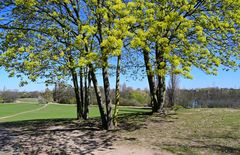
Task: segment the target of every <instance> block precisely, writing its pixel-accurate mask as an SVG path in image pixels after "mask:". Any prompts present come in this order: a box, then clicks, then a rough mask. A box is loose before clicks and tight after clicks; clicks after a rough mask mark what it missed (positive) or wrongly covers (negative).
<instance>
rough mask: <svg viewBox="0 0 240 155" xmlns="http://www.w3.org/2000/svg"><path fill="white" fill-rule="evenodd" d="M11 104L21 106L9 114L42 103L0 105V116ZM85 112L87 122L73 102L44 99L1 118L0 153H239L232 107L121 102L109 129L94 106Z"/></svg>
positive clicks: (238, 126)
mask: <svg viewBox="0 0 240 155" xmlns="http://www.w3.org/2000/svg"><path fill="white" fill-rule="evenodd" d="M14 105H15V106H22V107H21V108H22V109H21V108H20V107H18V108H17V110H15V113H19V112H23V111H25V110H26V111H28V110H30V109H31V108H29V109H28V108H23V107H28V106H29V107H30V106H33V107H32V109H37V108H39V107H41V106H43V105H37V104H21V105H20V104H19V105H17V104H11V105H0V114H1V116H0V117H4V116H8V115H13V114H15V113H14V112H13V111H14V110H13V109H11V108H9V107H14ZM5 106H9V107H8V108H7V107H5ZM6 110H7V111H9V113H7V112H6ZM90 111H91V112H90V117H91V118H90V119H89V121H86V122H84V121H77V120H75V119H74V118H75V106H65V105H56V104H50V105H48V106H47V107H46V108H44V109H42V110H38V111H34V112H30V113H25V114H22V115H18V116H17V117H11V118H7V119H3V120H4V121H3V120H2V123H0V135H1V136H0V154H7V153H8V154H18V153H20V154H57V153H58V154H121V155H122V154H166V155H168V154H184V155H185V154H189V155H194V154H220V155H221V154H236V155H237V154H240V110H237V109H181V110H179V111H177V113H172V114H171V115H168V116H165V117H164V116H160V115H153V116H149V115H148V114H147V113H146V112H148V111H149V110H146V109H141V108H129V107H121V113H122V114H121V117H120V123H119V127H118V129H116V130H114V131H109V132H106V131H103V130H101V129H100V125H99V122H100V121H99V118H98V117H97V116H98V110H97V107H95V106H93V107H91V109H90ZM3 112H5V113H3Z"/></svg>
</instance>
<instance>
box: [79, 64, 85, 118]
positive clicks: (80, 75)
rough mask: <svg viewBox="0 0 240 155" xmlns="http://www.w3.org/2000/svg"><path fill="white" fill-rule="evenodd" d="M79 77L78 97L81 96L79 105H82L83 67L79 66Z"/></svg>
mask: <svg viewBox="0 0 240 155" xmlns="http://www.w3.org/2000/svg"><path fill="white" fill-rule="evenodd" d="M79 77H80V80H79V82H80V98H81V107H84V98H83V91H84V90H83V68H80V71H79ZM81 113H82V115H84V114H83V108H82V111H81Z"/></svg>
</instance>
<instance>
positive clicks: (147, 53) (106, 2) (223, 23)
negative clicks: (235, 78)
mask: <svg viewBox="0 0 240 155" xmlns="http://www.w3.org/2000/svg"><path fill="white" fill-rule="evenodd" d="M239 6H240V3H239V1H231V0H211V1H209V0H190V1H186V0H168V1H167V0H154V1H151V0H150V1H145V0H133V1H125V0H58V1H56V0H48V1H45V0H5V1H1V2H0V9H1V13H0V16H1V23H0V28H1V57H0V64H1V66H3V67H5V69H6V70H7V71H9V73H10V75H11V76H13V75H16V76H18V77H21V76H22V75H25V76H28V78H29V79H31V80H33V81H35V80H37V79H38V78H44V79H46V82H48V83H55V82H56V81H59V80H60V81H61V80H62V79H64V78H67V77H71V79H72V81H73V86H74V92H75V98H76V102H77V118H84V119H86V118H87V113H88V105H89V95H88V94H89V88H90V85H91V83H92V84H93V87H94V90H95V95H96V98H97V103H98V107H99V111H100V114H101V120H102V125H103V127H104V128H105V129H111V128H113V122H116V118H117V114H118V105H119V101H120V91H119V89H120V75H121V73H124V72H125V71H126V70H128V71H131V68H132V67H136V68H138V69H140V68H141V69H143V68H144V70H143V71H145V75H146V77H147V79H148V84H149V89H150V97H151V101H152V111H153V112H162V111H163V105H164V102H165V92H166V87H165V85H166V82H165V77H166V75H167V74H169V73H170V72H173V73H174V74H181V75H183V76H185V77H187V78H191V75H190V71H191V67H192V66H195V67H197V68H200V69H202V70H203V71H204V72H206V73H208V74H217V68H218V67H219V66H220V65H223V66H225V67H226V69H229V68H230V69H233V68H237V67H238V64H237V61H238V58H239V13H240V12H239V8H240V7H239ZM99 72H100V74H101V77H102V79H103V88H104V93H103V94H102V93H101V91H100V89H99V85H98V83H99V81H98V78H97V74H98V73H99ZM112 73H115V76H116V94H115V101H116V103H115V110H114V114H113V110H112V108H113V104H112V100H111V98H110V94H111V92H110V80H109V76H110V74H112ZM22 84H25V82H24V81H23V82H22ZM84 94H85V99H84V96H83V95H84ZM102 96H104V100H103V98H102ZM104 106H105V107H104ZM113 119H115V121H113Z"/></svg>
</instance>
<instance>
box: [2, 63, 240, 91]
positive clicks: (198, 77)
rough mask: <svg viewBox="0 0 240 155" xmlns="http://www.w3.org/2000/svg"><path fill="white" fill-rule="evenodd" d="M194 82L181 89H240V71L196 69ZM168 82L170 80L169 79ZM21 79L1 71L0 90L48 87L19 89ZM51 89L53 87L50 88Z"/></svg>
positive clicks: (31, 87)
mask: <svg viewBox="0 0 240 155" xmlns="http://www.w3.org/2000/svg"><path fill="white" fill-rule="evenodd" d="M192 75H193V76H194V79H193V80H189V79H184V78H180V87H181V88H186V89H191V88H205V87H221V88H240V71H236V72H234V71H228V72H227V71H223V70H219V74H218V76H212V75H206V74H205V73H203V72H202V71H200V70H199V69H196V68H194V69H193V70H192ZM167 80H168V79H167ZM19 81H20V80H19V79H17V78H16V77H14V78H9V77H8V73H7V72H5V71H4V70H3V69H0V90H3V88H4V87H5V88H6V89H11V90H13V89H17V90H20V91H36V90H38V91H43V90H44V89H45V88H46V86H45V84H44V83H43V82H41V81H38V82H34V83H33V82H30V83H29V84H28V85H26V86H24V87H19ZM110 82H111V87H112V88H113V87H114V86H115V79H114V77H113V78H111V79H110ZM121 83H126V85H127V86H131V87H133V88H141V89H144V88H148V83H147V80H146V79H143V80H141V81H140V80H132V79H131V78H126V77H124V76H122V78H121ZM99 84H100V85H102V79H100V77H99ZM49 88H50V89H51V88H52V87H51V86H49Z"/></svg>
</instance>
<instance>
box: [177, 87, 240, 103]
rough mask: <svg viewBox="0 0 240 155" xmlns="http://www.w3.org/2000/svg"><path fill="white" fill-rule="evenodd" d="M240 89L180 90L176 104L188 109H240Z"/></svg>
mask: <svg viewBox="0 0 240 155" xmlns="http://www.w3.org/2000/svg"><path fill="white" fill-rule="evenodd" d="M239 94H240V89H232V88H230V89H228V88H202V89H190V90H189V89H179V90H177V92H176V96H177V97H176V103H177V104H179V105H182V106H183V107H186V108H194V107H195V108H239V107H240V95H239Z"/></svg>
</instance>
